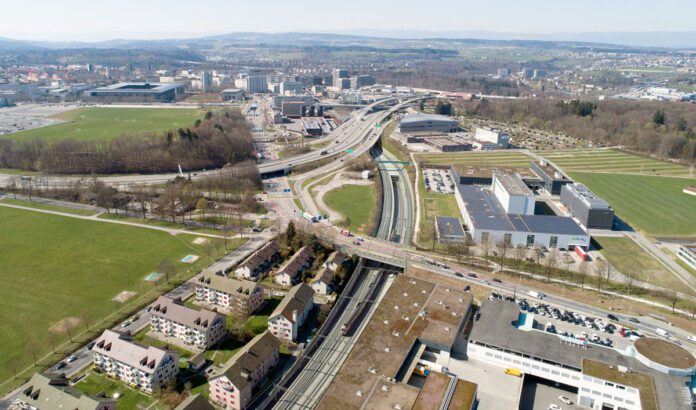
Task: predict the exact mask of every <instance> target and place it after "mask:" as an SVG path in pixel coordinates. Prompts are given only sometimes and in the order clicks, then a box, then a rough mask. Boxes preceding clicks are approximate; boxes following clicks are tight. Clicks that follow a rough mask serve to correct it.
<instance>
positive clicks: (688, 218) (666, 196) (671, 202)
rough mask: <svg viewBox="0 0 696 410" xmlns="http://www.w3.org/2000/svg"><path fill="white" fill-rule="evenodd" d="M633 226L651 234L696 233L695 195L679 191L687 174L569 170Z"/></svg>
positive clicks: (677, 234) (689, 183)
mask: <svg viewBox="0 0 696 410" xmlns="http://www.w3.org/2000/svg"><path fill="white" fill-rule="evenodd" d="M570 176H571V178H573V179H574V180H576V181H578V182H581V183H583V184H585V185H587V186H588V187H589V188H590V189H591V190H592V191H593V192H594V193H596V194H597V195H599V196H600V197H602V198H603V199H604V200H606V201H607V202H609V204H610V205H611V206H612V207H613V208H614V210H615V211H616V214H617V215H618V216H619V217H620V218H622V219H623V220H624V221H626V222H628V223H629V224H630V225H631V226H632V227H633V228H634V229H638V230H642V231H645V232H646V233H648V234H650V235H654V236H696V197H694V196H692V195H686V194H684V193H682V189H684V187H686V186H688V185H693V184H694V180H693V179H688V178H670V177H659V176H647V175H622V174H609V173H591V172H571V173H570Z"/></svg>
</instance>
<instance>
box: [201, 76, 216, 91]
mask: <svg viewBox="0 0 696 410" xmlns="http://www.w3.org/2000/svg"><path fill="white" fill-rule="evenodd" d="M201 91H202V92H204V93H209V92H211V91H213V73H211V72H210V71H207V70H204V71H201Z"/></svg>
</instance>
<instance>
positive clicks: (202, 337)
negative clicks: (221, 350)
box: [150, 296, 226, 350]
mask: <svg viewBox="0 0 696 410" xmlns="http://www.w3.org/2000/svg"><path fill="white" fill-rule="evenodd" d="M150 314H151V315H152V316H151V319H150V326H151V327H152V330H154V331H155V332H159V333H162V334H163V335H165V336H170V337H175V338H177V339H179V340H181V341H182V342H183V343H185V344H187V345H193V346H195V347H197V348H199V349H201V350H206V349H208V348H210V347H211V346H213V345H215V344H216V343H218V342H219V341H220V340H222V339H223V338H224V337H225V334H226V329H225V316H223V315H221V314H220V313H217V312H212V311H210V310H206V309H201V310H196V309H191V308H188V307H186V306H184V305H183V304H182V303H181V301H179V300H174V299H170V298H168V297H165V296H160V297H159V299H157V301H156V302H155V303H154V304H153V305H152V309H151V310H150Z"/></svg>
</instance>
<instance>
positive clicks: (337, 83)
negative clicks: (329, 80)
mask: <svg viewBox="0 0 696 410" xmlns="http://www.w3.org/2000/svg"><path fill="white" fill-rule="evenodd" d="M349 76H350V74H349V73H348V70H346V69H344V68H336V69H334V70H333V85H334V87H339V88H341V84H343V83H342V82H341V80H343V79H348V84H349V85H348V87H350V79H349Z"/></svg>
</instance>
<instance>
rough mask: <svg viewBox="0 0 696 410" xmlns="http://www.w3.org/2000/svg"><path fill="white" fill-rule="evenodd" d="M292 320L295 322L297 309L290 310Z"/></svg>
mask: <svg viewBox="0 0 696 410" xmlns="http://www.w3.org/2000/svg"><path fill="white" fill-rule="evenodd" d="M292 321H293V322H295V323H297V309H293V310H292Z"/></svg>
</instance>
